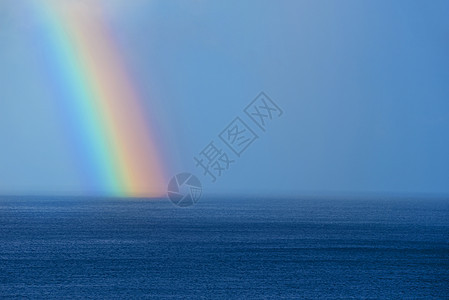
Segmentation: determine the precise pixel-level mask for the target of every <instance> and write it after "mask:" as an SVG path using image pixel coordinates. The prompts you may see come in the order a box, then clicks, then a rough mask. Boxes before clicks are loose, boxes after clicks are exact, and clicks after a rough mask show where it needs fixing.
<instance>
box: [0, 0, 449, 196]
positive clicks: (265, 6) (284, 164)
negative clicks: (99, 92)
mask: <svg viewBox="0 0 449 300" xmlns="http://www.w3.org/2000/svg"><path fill="white" fill-rule="evenodd" d="M84 2H86V4H89V1H84ZM30 7H31V6H30V5H29V1H11V0H6V1H2V2H1V4H0V20H1V21H0V141H1V145H2V147H0V193H21V192H22V193H29V192H39V193H56V194H61V193H62V194H63V193H74V192H75V193H76V191H80V190H82V189H83V186H82V185H81V183H80V181H79V178H77V174H76V172H75V171H74V170H75V169H76V166H74V165H73V164H74V163H73V161H72V160H71V157H70V151H72V150H71V149H69V146H68V145H69V143H67V141H66V140H65V139H66V138H67V137H65V136H64V133H63V132H62V130H61V129H60V127H61V126H60V125H59V124H60V122H61V119H60V117H58V112H57V110H56V109H55V108H54V107H53V106H52V104H51V103H52V101H54V99H53V100H51V99H50V98H51V96H49V94H48V91H47V89H46V88H45V87H43V86H41V85H40V84H39V80H38V78H39V76H40V69H39V67H38V66H39V61H38V57H37V56H36V55H33V50H32V49H33V41H34V40H35V39H36V38H37V39H38V38H39V37H37V36H36V33H35V32H34V31H33V12H32V9H31V8H30ZM105 7H106V9H107V13H108V16H109V19H110V22H111V26H112V27H113V28H114V30H115V32H116V35H117V39H118V41H120V43H121V45H122V47H123V49H124V53H127V55H128V57H127V60H128V62H129V64H130V69H131V70H132V71H133V72H134V75H135V76H136V78H137V80H138V81H139V86H141V87H142V89H143V90H142V94H143V95H146V96H147V97H148V105H147V108H148V110H153V115H154V114H155V113H154V110H155V111H156V116H155V118H156V123H157V124H159V125H158V126H159V128H160V130H159V135H160V137H159V138H161V139H162V140H163V141H164V142H163V143H164V149H169V150H167V151H168V156H169V157H170V158H171V161H170V171H171V172H173V175H175V174H176V173H177V172H181V171H190V172H193V173H196V174H197V175H198V177H199V178H200V179H201V180H202V182H203V184H204V186H205V188H206V189H207V191H208V192H211V193H222V194H226V193H233V194H242V193H243V194H267V193H268V194H284V195H301V194H304V193H311V192H320V193H330V194H332V193H346V192H350V193H359V192H364V193H370V192H375V193H407V194H414V193H434V194H449V184H448V182H449V158H448V153H449V135H448V132H449V84H448V83H449V55H448V53H449V18H448V17H447V16H448V15H449V2H448V1H393V2H392V1H349V0H348V1H286V0H284V1H189V2H188V1H135V2H133V4H130V1H118V0H116V1H111V2H107V1H105ZM261 91H264V92H266V93H267V94H268V95H269V96H270V97H271V98H272V99H273V100H274V101H275V102H276V103H277V104H278V105H279V106H280V107H282V109H283V110H284V114H283V115H282V117H281V118H279V119H275V120H273V122H272V124H270V128H269V129H268V130H267V132H266V133H264V134H262V133H261V132H258V133H260V139H258V140H257V141H256V142H254V144H252V145H251V146H250V147H249V148H248V149H247V151H245V153H244V154H243V155H242V157H240V158H238V160H236V162H235V164H233V165H232V166H231V167H230V169H229V170H227V171H226V172H225V173H224V174H223V175H222V177H220V178H219V179H218V180H217V182H215V183H211V182H209V180H208V179H207V178H206V177H203V176H202V175H201V170H200V169H198V168H196V167H195V165H194V161H193V156H195V155H197V154H198V153H199V152H200V151H201V150H202V149H203V148H204V147H205V146H206V145H207V144H208V143H209V142H210V141H211V140H214V139H217V138H218V137H217V136H218V134H219V133H220V132H221V131H222V130H223V129H224V127H226V125H227V124H228V123H229V122H230V121H232V120H233V119H234V118H235V117H237V116H242V115H244V113H243V108H244V107H245V106H246V105H247V104H248V103H249V102H250V101H251V100H252V99H253V98H254V97H255V96H257V95H258V94H259V92H261Z"/></svg>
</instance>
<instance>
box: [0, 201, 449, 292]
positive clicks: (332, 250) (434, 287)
mask: <svg viewBox="0 0 449 300" xmlns="http://www.w3.org/2000/svg"><path fill="white" fill-rule="evenodd" d="M0 295H1V297H2V298H50V299H51V298H106V299H111V298H152V299H154V298H173V299H175V298H191V299H197V298H208V299H209V298H217V299H218V298H247V299H253V298H254V299H260V298H265V299H267V298H269V299H282V298H321V299H323V298H331V299H336V298H342V299H347V298H395V299H399V298H409V299H411V298H440V299H448V298H449V201H448V200H431V199H420V200H416V199H415V200H413V199H402V200H401V199H397V200H393V199H371V200H368V199H365V200H342V199H340V200H332V199H329V200H323V199H308V200H301V199H276V198H273V199H243V198H242V199H231V200H229V199H208V198H203V199H201V201H200V202H199V203H198V204H197V205H196V206H195V207H192V208H187V209H179V208H176V207H174V206H173V205H172V204H171V203H170V202H169V201H168V200H160V201H151V202H148V201H147V202H144V201H130V200H123V199H116V200H113V199H82V198H61V199H58V198H43V197H39V198H36V197H35V198H32V197H28V198H17V197H15V198H12V197H1V198H0Z"/></svg>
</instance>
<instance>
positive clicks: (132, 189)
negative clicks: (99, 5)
mask: <svg viewBox="0 0 449 300" xmlns="http://www.w3.org/2000/svg"><path fill="white" fill-rule="evenodd" d="M44 3H45V4H42V2H40V4H38V5H39V10H40V11H41V13H42V15H43V16H44V17H43V18H42V19H43V20H44V23H45V28H46V29H45V30H46V31H47V33H46V37H45V39H46V43H47V44H48V46H47V47H46V48H47V49H48V51H50V52H51V55H50V59H51V60H53V64H55V66H56V67H55V69H56V70H57V73H58V77H59V82H60V83H62V84H63V86H64V87H63V88H61V87H60V89H63V90H64V92H63V93H64V95H65V97H63V99H61V101H64V105H65V106H66V110H67V111H68V112H69V113H70V114H71V115H72V116H71V118H72V119H73V120H75V123H76V124H78V125H77V126H76V127H78V128H77V129H76V131H77V134H78V135H79V137H78V140H79V141H81V142H80V143H81V144H82V148H83V152H84V153H85V154H84V156H85V157H86V158H85V159H86V160H87V161H89V165H90V167H89V169H90V168H92V169H91V170H89V173H92V174H93V175H92V174H91V175H90V177H91V178H92V177H93V178H92V179H93V180H96V181H97V182H98V185H100V186H101V187H100V188H98V191H97V192H99V193H102V194H107V195H114V196H134V197H158V196H161V195H163V194H164V193H165V191H164V190H165V181H164V180H165V179H164V172H163V171H164V170H163V168H162V164H161V162H160V159H159V158H160V156H159V155H158V152H157V149H156V146H155V142H154V139H153V137H152V133H151V130H149V128H150V127H151V126H150V124H149V120H148V117H147V116H146V115H145V109H144V106H143V104H144V102H143V99H141V97H140V96H139V93H138V92H137V91H136V88H135V87H134V86H133V82H132V81H131V80H130V78H129V76H128V74H127V71H126V68H125V64H124V63H123V61H122V59H121V57H120V53H119V51H118V50H117V47H115V43H114V41H113V39H112V36H111V35H110V33H109V32H108V27H107V26H106V24H105V22H104V20H103V18H101V17H99V16H98V13H99V11H98V10H96V9H95V1H91V2H90V3H91V4H89V7H86V6H85V5H83V3H82V2H79V1H46V2H44ZM72 127H73V126H72Z"/></svg>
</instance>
